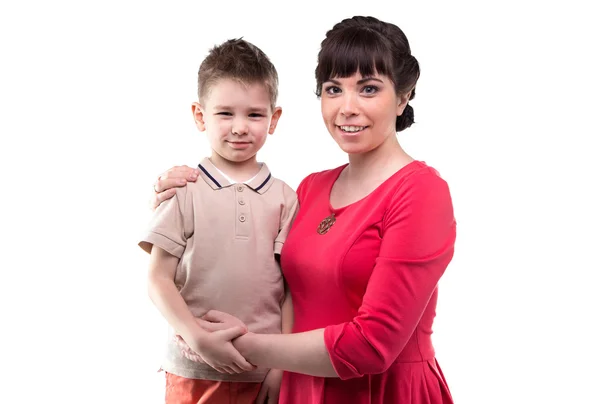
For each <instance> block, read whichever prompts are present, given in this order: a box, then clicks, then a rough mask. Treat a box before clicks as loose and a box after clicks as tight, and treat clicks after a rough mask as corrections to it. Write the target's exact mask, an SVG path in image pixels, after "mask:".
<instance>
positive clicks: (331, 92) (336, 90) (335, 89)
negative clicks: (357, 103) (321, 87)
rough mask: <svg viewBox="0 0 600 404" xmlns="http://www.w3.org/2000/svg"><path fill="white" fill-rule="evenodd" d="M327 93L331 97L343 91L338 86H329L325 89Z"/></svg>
mask: <svg viewBox="0 0 600 404" xmlns="http://www.w3.org/2000/svg"><path fill="white" fill-rule="evenodd" d="M325 92H326V93H327V94H329V95H334V94H339V93H341V92H342V89H341V88H339V87H337V86H328V87H325Z"/></svg>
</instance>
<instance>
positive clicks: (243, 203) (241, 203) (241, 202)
mask: <svg viewBox="0 0 600 404" xmlns="http://www.w3.org/2000/svg"><path fill="white" fill-rule="evenodd" d="M238 203H239V204H240V205H245V204H246V202H244V200H243V199H240V200H239V201H238Z"/></svg>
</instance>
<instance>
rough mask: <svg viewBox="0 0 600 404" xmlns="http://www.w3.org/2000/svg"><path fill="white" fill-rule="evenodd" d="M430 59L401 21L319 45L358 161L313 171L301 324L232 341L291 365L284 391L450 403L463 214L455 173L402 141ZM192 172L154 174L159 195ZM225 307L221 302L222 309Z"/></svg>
mask: <svg viewBox="0 0 600 404" xmlns="http://www.w3.org/2000/svg"><path fill="white" fill-rule="evenodd" d="M418 78H419V65H418V63H417V60H416V59H415V58H414V57H413V56H412V55H411V51H410V46H409V43H408V40H407V39H406V36H405V35H404V33H403V32H402V31H401V30H400V29H399V28H398V27H397V26H395V25H393V24H389V23H385V22H382V21H379V20H377V19H375V18H372V17H354V18H351V19H346V20H343V21H342V22H340V23H338V24H336V25H335V26H334V27H333V29H331V30H330V31H329V32H328V33H327V35H326V38H325V40H324V41H323V42H322V44H321V50H320V52H319V57H318V66H317V69H316V79H317V95H318V96H319V97H320V98H321V110H322V114H323V119H324V122H325V125H326V126H327V129H328V131H329V133H330V134H331V136H332V137H333V138H334V140H335V141H336V142H337V144H338V145H339V147H340V148H341V149H342V150H343V151H344V152H346V153H348V159H349V162H348V164H345V165H343V166H341V167H338V168H334V169H332V170H327V171H323V172H319V173H313V174H311V175H309V176H308V177H306V178H305V179H304V180H303V181H302V182H301V184H300V186H299V187H298V191H297V193H298V198H299V201H300V210H299V212H298V215H297V217H296V220H295V222H294V225H293V227H292V230H291V231H290V233H289V235H288V238H287V241H286V243H285V245H284V248H283V251H282V254H281V264H282V270H283V273H284V275H285V278H286V281H287V283H288V285H289V289H290V291H291V294H292V301H293V305H294V329H293V334H285V335H258V334H253V333H248V334H246V335H244V336H242V337H240V338H238V339H237V340H236V341H235V346H236V348H237V349H238V350H239V351H240V353H241V354H242V355H243V356H244V357H245V358H246V359H247V360H248V361H249V362H251V363H253V364H255V365H257V366H264V367H267V368H274V369H283V370H286V371H287V372H286V373H285V374H284V377H283V381H282V385H281V395H280V402H282V403H382V404H383V403H414V404H417V403H419V404H421V403H451V402H452V398H451V395H450V392H449V390H448V387H447V385H446V381H445V380H444V376H443V374H442V372H441V369H440V368H439V366H438V363H437V361H436V359H435V354H434V349H433V346H432V343H431V333H432V324H433V318H434V316H435V307H436V303H437V283H438V281H439V279H440V277H441V276H442V274H443V273H444V271H445V269H446V267H447V266H448V264H449V262H450V260H451V259H452V255H453V251H454V240H455V235H456V224H455V220H454V215H453V209H452V201H451V198H450V193H449V190H448V186H447V184H446V182H445V181H444V180H443V179H442V178H440V176H439V175H438V173H437V172H436V171H435V170H434V169H433V168H431V167H429V166H427V165H426V164H425V163H424V162H421V161H417V160H414V159H413V158H412V157H411V156H409V155H408V154H407V153H406V152H405V151H404V150H403V149H402V147H401V146H400V144H399V142H398V139H397V137H396V132H399V131H402V130H404V129H406V128H408V127H409V126H410V125H411V124H412V123H413V109H412V107H410V106H409V105H408V102H409V100H411V99H412V98H413V97H414V95H415V85H416V82H417V80H418ZM190 175H192V169H191V168H187V167H179V168H176V169H172V170H170V171H168V172H167V173H166V174H163V175H162V176H161V177H160V178H159V180H158V181H157V183H156V184H155V190H156V191H157V196H156V203H160V202H161V201H162V200H164V199H165V198H168V197H169V195H171V194H170V193H169V191H165V190H167V189H169V188H172V187H173V186H177V183H178V181H181V180H182V179H187V178H188V177H189V176H190ZM219 316H220V313H212V314H211V317H212V318H216V319H219V318H223V317H219Z"/></svg>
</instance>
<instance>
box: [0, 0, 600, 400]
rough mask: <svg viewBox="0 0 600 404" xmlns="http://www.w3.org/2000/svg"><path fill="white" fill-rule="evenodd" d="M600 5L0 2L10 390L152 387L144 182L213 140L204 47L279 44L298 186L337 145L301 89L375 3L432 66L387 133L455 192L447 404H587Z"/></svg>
mask: <svg viewBox="0 0 600 404" xmlns="http://www.w3.org/2000/svg"><path fill="white" fill-rule="evenodd" d="M592 3H593V2H591V1H590V2H588V3H584V2H576V1H569V2H566V1H565V2H555V1H543V2H542V1H502V2H483V1H439V2H433V1H376V0H370V1H340V2H326V1H321V2H318V3H315V4H311V3H310V2H297V3H292V2H290V4H284V2H276V1H273V2H266V1H263V2H260V1H255V2H250V1H243V2H242V1H240V2H232V1H214V2H213V1H211V2H205V1H202V2H201V1H196V2H191V1H190V2H178V1H173V2H158V1H145V2H141V1H140V2H134V1H120V2H116V1H103V2H100V1H96V2H92V1H79V2H75V1H73V2H65V1H52V2H42V1H37V2H35V1H29V2H28V1H20V2H16V1H15V2H8V1H7V2H2V5H1V6H0V52H1V56H0V57H1V61H0V97H1V101H0V102H1V104H0V114H1V118H0V135H1V145H0V146H1V147H0V164H1V172H2V180H1V182H0V183H1V186H0V189H1V198H0V204H1V209H0V220H1V221H0V223H1V226H2V229H3V232H2V233H3V235H2V243H0V245H1V247H0V248H1V252H2V254H1V261H0V270H1V280H0V310H1V317H0V318H1V324H2V332H1V334H0V338H1V343H0V360H1V361H2V362H1V363H0V384H1V387H0V402H2V403H32V402H38V401H37V400H46V399H47V400H49V401H52V402H54V401H56V402H61V403H160V402H161V400H162V397H163V396H162V395H163V385H164V375H163V374H159V373H156V370H157V369H158V360H159V357H160V354H161V349H162V342H163V341H164V337H165V325H164V323H163V322H162V320H161V318H160V317H159V316H158V314H157V311H156V310H155V309H154V307H153V306H152V304H151V303H150V301H149V299H148V297H147V294H146V283H145V282H146V280H145V272H146V266H147V257H146V256H145V255H144V253H143V252H142V251H141V249H139V248H138V247H137V246H136V244H137V241H138V237H139V236H140V234H141V232H142V231H143V229H144V227H145V225H146V223H147V221H148V218H149V216H150V210H149V208H148V200H149V197H150V193H151V187H152V184H153V182H154V179H155V178H156V176H158V175H159V174H160V173H161V172H162V171H164V170H166V169H167V168H169V167H171V166H173V165H178V164H188V165H191V166H194V165H195V164H197V163H198V162H199V160H200V158H201V157H203V156H204V155H206V154H207V153H208V149H207V144H206V141H205V139H204V138H203V134H201V133H198V132H197V130H196V129H195V127H194V125H193V123H192V117H191V112H190V104H191V102H193V101H194V100H195V94H196V72H197V69H198V65H199V63H200V61H201V60H202V58H203V57H204V56H205V55H206V52H207V51H208V49H209V47H211V46H212V45H214V44H216V43H220V42H222V41H224V40H226V39H229V38H232V37H240V36H244V38H245V39H247V40H249V41H251V42H253V43H255V44H256V45H258V46H259V47H261V48H262V49H263V50H264V51H265V52H266V53H267V55H269V56H270V57H271V59H272V60H273V62H274V64H275V65H276V67H277V68H278V70H279V74H280V82H281V86H280V98H279V105H281V106H282V107H283V111H284V112H283V116H282V119H281V121H280V124H279V126H278V128H277V131H276V133H275V135H274V136H273V137H271V138H270V139H269V140H268V142H267V145H266V146H265V148H264V149H263V150H262V151H261V153H260V155H259V157H260V159H261V160H264V161H267V162H268V164H269V167H270V168H271V170H272V172H273V173H274V174H275V175H276V176H278V177H279V178H282V179H284V180H286V181H287V182H288V183H289V184H290V185H291V186H292V187H296V186H297V185H298V183H299V182H300V180H301V179H302V178H303V177H304V176H305V175H307V174H309V173H311V172H313V171H317V170H322V169H327V168H332V167H335V166H337V165H340V164H342V163H344V162H345V161H346V160H345V159H346V157H345V155H344V154H343V153H342V152H341V151H340V150H339V149H338V148H337V146H336V145H335V143H334V142H333V141H332V140H331V139H330V137H329V135H328V133H327V132H326V130H325V128H324V126H323V124H322V122H321V116H320V111H319V101H318V100H317V98H316V96H315V95H314V90H315V88H314V78H313V72H314V68H315V65H316V55H317V52H318V49H319V44H320V42H321V40H322V39H323V38H324V35H325V32H326V31H327V30H328V29H329V28H331V27H332V26H333V24H334V23H336V22H338V21H339V20H341V19H343V18H346V17H350V16H352V15H373V16H375V17H379V18H381V19H384V20H386V21H390V22H394V23H396V24H397V25H399V26H400V27H401V28H402V29H403V30H404V31H405V33H406V34H407V36H408V38H409V40H410V43H411V46H412V48H413V54H414V55H415V56H416V57H417V59H418V60H419V62H420V64H421V69H422V75H421V79H420V81H419V83H418V86H417V96H416V98H415V100H414V101H413V102H412V105H413V107H414V109H415V116H416V121H417V123H416V124H415V125H413V127H412V128H410V129H409V130H407V131H405V132H403V133H402V134H400V135H399V136H400V141H401V143H402V144H403V146H404V147H405V148H406V149H407V150H408V152H409V153H410V154H411V155H413V156H414V157H415V158H417V159H419V160H424V161H426V162H427V163H428V164H430V165H432V166H434V167H436V168H437V169H438V170H439V171H440V172H441V174H442V176H443V177H444V178H445V179H446V180H447V181H448V183H449V184H450V188H451V191H452V194H453V198H454V204H455V212H456V218H457V222H458V240H457V243H456V255H455V258H454V260H453V262H452V263H451V265H450V267H449V268H448V271H447V273H446V275H445V276H444V278H443V279H442V281H441V284H440V299H439V303H438V317H437V320H436V323H435V333H434V343H435V345H436V348H437V352H438V359H439V361H440V363H441V366H442V368H443V370H444V372H445V374H446V377H447V380H448V383H449V385H450V387H451V390H452V393H453V395H454V398H455V401H456V403H457V404H488V403H489V404H492V403H502V404H505V403H583V402H585V403H600V393H598V388H597V387H595V386H596V385H597V382H598V380H597V379H598V376H600V372H599V370H598V369H599V368H598V363H599V362H598V360H599V349H598V341H599V340H600V335H599V333H598V331H597V328H598V317H600V316H599V315H598V309H599V307H600V304H599V301H598V297H597V296H598V292H597V288H596V284H595V282H594V281H593V279H594V277H595V276H596V275H597V273H598V270H599V269H600V264H599V260H598V253H597V252H596V251H597V248H598V244H599V241H600V237H599V236H598V229H599V228H600V227H599V226H600V223H599V222H600V221H599V214H598V207H599V206H600V200H599V198H598V195H597V194H598V188H599V186H598V184H599V180H598V175H599V174H600V167H599V163H598V159H597V152H596V150H597V149H596V148H595V147H593V144H594V143H596V142H597V139H596V138H597V137H598V135H600V128H599V125H598V122H597V119H598V107H599V106H600V103H599V101H598V98H599V96H600V93H599V90H600V86H599V80H598V72H599V71H600V64H599V62H598V39H599V37H600V32H599V29H598V23H597V13H596V14H595V13H594V12H593V10H592V9H591V7H590V6H587V5H585V4H592ZM284 8H285V9H284Z"/></svg>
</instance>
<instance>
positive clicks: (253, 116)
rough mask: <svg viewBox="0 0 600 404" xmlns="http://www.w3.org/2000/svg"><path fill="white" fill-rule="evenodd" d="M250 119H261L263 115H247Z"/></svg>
mask: <svg viewBox="0 0 600 404" xmlns="http://www.w3.org/2000/svg"><path fill="white" fill-rule="evenodd" d="M248 116H249V117H250V118H261V117H262V116H263V115H262V114H259V113H252V114H250V115H248Z"/></svg>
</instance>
